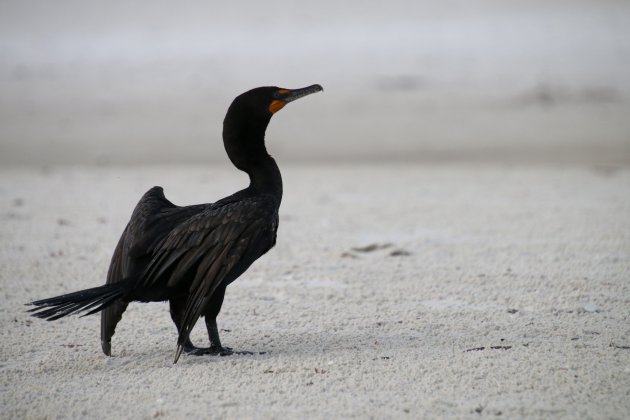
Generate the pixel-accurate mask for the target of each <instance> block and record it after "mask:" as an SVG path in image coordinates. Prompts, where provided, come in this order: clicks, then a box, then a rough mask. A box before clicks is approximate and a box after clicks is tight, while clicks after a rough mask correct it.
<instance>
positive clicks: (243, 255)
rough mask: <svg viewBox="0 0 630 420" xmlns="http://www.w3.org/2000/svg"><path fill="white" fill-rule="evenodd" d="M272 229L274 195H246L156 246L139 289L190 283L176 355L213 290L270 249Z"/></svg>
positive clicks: (208, 211) (183, 226) (207, 212)
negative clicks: (158, 285)
mask: <svg viewBox="0 0 630 420" xmlns="http://www.w3.org/2000/svg"><path fill="white" fill-rule="evenodd" d="M276 228H277V205H276V204H275V202H274V199H272V198H268V197H256V198H248V199H242V200H239V201H237V202H232V203H227V204H224V205H221V206H218V207H213V208H208V209H206V210H205V211H203V212H201V213H199V214H197V215H196V216H193V217H191V218H190V219H189V220H187V221H185V222H184V223H182V224H180V225H178V226H177V227H175V228H174V229H173V230H172V231H171V232H170V233H169V234H168V235H167V236H165V237H164V239H163V240H162V241H160V243H158V244H157V245H156V247H155V249H154V250H153V253H152V254H153V258H152V260H151V262H150V263H149V265H148V266H147V269H146V270H145V272H144V274H143V276H142V281H141V287H145V288H146V287H151V286H153V285H157V284H160V285H163V286H164V287H177V286H178V285H182V284H183V283H182V282H191V283H190V286H189V290H188V293H189V297H188V300H187V302H186V308H185V310H184V317H183V320H182V326H181V331H180V335H179V339H178V345H179V348H178V355H177V356H179V353H180V352H181V345H182V344H183V343H184V342H185V341H186V339H187V338H188V335H189V334H190V331H191V330H192V328H193V327H194V325H195V323H196V322H197V320H198V319H199V317H200V316H201V314H202V313H203V310H204V309H205V306H206V305H207V303H208V302H209V300H210V298H211V297H212V293H213V292H214V291H215V289H216V288H217V287H218V286H219V285H220V284H221V283H222V282H223V281H226V280H227V281H232V280H234V278H235V277H236V276H238V275H240V274H241V273H242V272H243V271H245V270H246V269H247V267H249V265H250V264H251V263H252V262H254V261H255V260H256V259H257V258H258V257H260V256H261V255H262V254H264V253H265V252H266V251H267V250H269V249H270V248H271V247H272V246H273V244H274V242H275V230H276ZM231 277H234V278H231ZM191 279H192V280H191Z"/></svg>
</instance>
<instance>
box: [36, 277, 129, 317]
mask: <svg viewBox="0 0 630 420" xmlns="http://www.w3.org/2000/svg"><path fill="white" fill-rule="evenodd" d="M127 283H128V282H125V281H123V282H119V283H112V284H106V285H104V286H99V287H93V288H91V289H85V290H79V291H78V292H74V293H68V294H66V295H61V296H55V297H51V298H48V299H42V300H36V301H34V302H31V303H30V304H29V305H35V306H36V308H33V309H29V310H28V312H31V315H32V316H35V317H37V318H42V319H46V320H48V321H54V320H56V319H59V318H63V317H64V316H68V315H73V314H76V313H79V312H83V311H88V310H89V312H87V313H86V314H84V315H82V316H87V315H91V314H94V313H96V312H99V311H101V310H102V309H104V308H106V307H108V306H109V305H111V304H112V303H114V302H116V301H117V300H119V299H120V298H122V297H123V296H125V294H126V293H127V287H126V286H127Z"/></svg>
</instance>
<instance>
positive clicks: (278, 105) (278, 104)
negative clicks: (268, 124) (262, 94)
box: [269, 100, 287, 114]
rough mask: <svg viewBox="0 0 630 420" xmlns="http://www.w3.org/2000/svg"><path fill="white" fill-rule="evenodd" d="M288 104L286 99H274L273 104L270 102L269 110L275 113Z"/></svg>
mask: <svg viewBox="0 0 630 420" xmlns="http://www.w3.org/2000/svg"><path fill="white" fill-rule="evenodd" d="M286 104H287V103H286V102H284V101H279V100H275V101H272V102H271V104H269V112H271V113H272V114H275V113H276V112H278V111H280V110H281V109H282V108H283V107H284V106H285V105H286Z"/></svg>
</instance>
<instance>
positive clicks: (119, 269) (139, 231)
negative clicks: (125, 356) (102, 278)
mask: <svg viewBox="0 0 630 420" xmlns="http://www.w3.org/2000/svg"><path fill="white" fill-rule="evenodd" d="M204 207H205V206H190V207H178V206H176V205H174V204H173V203H171V202H170V201H169V200H167V199H166V197H164V191H163V190H162V188H161V187H153V188H151V189H150V190H149V191H147V192H146V193H145V194H144V195H143V196H142V198H141V199H140V201H139V202H138V204H137V205H136V207H135V209H134V211H133V214H132V216H131V219H130V221H129V223H128V224H127V226H126V227H125V230H124V231H123V233H122V235H121V236H120V239H119V240H118V244H117V245H116V248H115V249H114V254H113V255H112V259H111V262H110V265H109V270H108V272H107V284H111V283H118V282H121V281H123V280H126V279H129V278H134V277H136V276H137V275H138V273H139V272H140V270H141V269H142V268H143V267H144V266H145V265H146V262H147V260H148V259H149V258H150V252H151V249H152V246H153V244H154V243H155V242H157V241H159V240H161V239H162V238H163V237H164V236H165V235H166V234H167V233H168V232H169V231H170V230H171V229H172V228H173V226H174V225H175V224H177V223H180V222H181V220H185V219H186V218H189V217H191V216H192V215H194V214H196V213H198V212H199V211H201V210H202V208H204ZM126 308H127V304H126V303H124V302H116V303H114V304H112V305H110V306H108V307H107V308H105V309H103V311H102V312H101V342H102V345H103V351H104V352H105V354H110V352H111V349H110V344H109V341H110V339H111V337H112V336H113V335H114V331H115V328H116V324H117V323H118V322H119V321H120V319H121V317H122V314H123V312H124V311H125V309H126Z"/></svg>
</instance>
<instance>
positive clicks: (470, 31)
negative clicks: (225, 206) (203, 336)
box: [0, 0, 630, 162]
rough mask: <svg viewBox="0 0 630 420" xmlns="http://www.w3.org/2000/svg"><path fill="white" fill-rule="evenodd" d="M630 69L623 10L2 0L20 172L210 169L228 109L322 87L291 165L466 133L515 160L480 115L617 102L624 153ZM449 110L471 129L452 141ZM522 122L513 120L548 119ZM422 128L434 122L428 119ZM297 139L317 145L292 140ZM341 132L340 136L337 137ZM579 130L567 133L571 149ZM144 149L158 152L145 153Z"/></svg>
mask: <svg viewBox="0 0 630 420" xmlns="http://www.w3.org/2000/svg"><path fill="white" fill-rule="evenodd" d="M628 74H630V3H629V2H625V1H610V0H608V1H595V0H593V1H555V2H547V1H528V2H505V1H499V0H494V1H475V2H470V1H443V2H429V1H400V0H398V1H388V2H364V1H350V2H338V1H319V2H316V3H312V4H307V3H304V2H290V1H282V2H265V3H262V2H256V1H245V2H208V1H188V2H170V1H169V2H164V1H157V2H156V1H148V0H145V1H134V2H130V1H71V0H58V1H54V2H44V1H24V0H21V1H6V0H5V1H2V2H0V89H2V95H0V146H1V147H2V149H3V150H2V151H3V152H4V153H3V155H4V156H5V159H6V156H12V157H11V158H9V159H10V160H13V159H17V161H34V162H35V161H37V160H38V159H43V160H46V159H52V160H53V161H60V162H62V161H68V162H72V161H75V160H77V159H78V160H82V159H86V161H88V162H89V161H94V159H97V160H98V159H101V160H104V161H118V160H121V159H122V160H123V161H135V160H140V161H142V160H150V159H154V158H155V159H160V156H164V157H168V156H171V157H174V158H176V160H182V161H186V160H190V159H193V160H194V159H195V158H196V157H198V156H200V154H199V153H202V156H203V158H204V159H207V158H209V157H211V156H209V153H208V152H204V150H209V151H212V152H211V153H210V154H213V155H214V154H219V153H221V150H220V147H217V146H216V145H217V144H218V143H217V142H216V141H215V140H214V138H215V137H216V133H217V132H218V131H219V130H218V128H219V125H220V122H221V119H222V117H223V113H224V110H225V109H226V107H227V105H228V104H229V101H230V100H231V99H232V98H233V97H234V96H235V95H236V94H238V93H240V92H242V91H244V90H246V89H249V88H251V87H255V86H258V85H267V84H278V85H282V86H285V87H299V86H303V85H309V84H312V83H321V84H322V85H324V87H325V89H326V91H325V95H327V96H325V99H324V98H317V99H314V100H313V101H312V103H311V104H305V105H300V107H301V108H299V109H300V110H301V111H298V110H296V111H294V112H295V114H294V115H293V117H291V118H289V117H287V119H290V120H291V122H287V124H293V126H292V127H293V128H292V129H291V130H289V131H288V132H282V131H280V132H279V133H278V137H279V138H280V143H281V145H280V146H278V147H279V148H280V154H283V153H285V151H286V153H287V156H292V157H296V158H309V157H312V156H315V157H320V158H321V157H324V158H325V157H327V156H328V155H331V156H333V157H338V156H342V157H344V156H345V157H346V158H350V159H352V158H355V157H370V155H374V156H380V155H382V152H383V150H382V148H381V147H380V146H379V144H380V142H379V138H377V137H374V138H371V137H370V136H372V135H375V136H376V135H378V136H381V137H382V136H386V135H387V136H388V137H389V138H388V139H387V141H388V142H389V145H390V147H389V149H388V150H387V152H388V154H389V155H391V156H394V157H395V156H396V155H397V154H400V155H406V154H408V153H409V152H414V153H421V152H422V151H423V150H433V151H436V150H437V151H439V150H441V149H445V150H446V151H453V150H455V151H456V150H460V149H461V150H462V151H464V152H466V151H467V150H469V149H470V143H471V142H469V141H467V140H466V139H465V133H466V132H470V131H471V130H473V132H474V131H475V130H480V133H479V135H480V136H481V137H482V138H484V139H486V140H483V141H482V142H481V144H482V146H483V148H485V149H488V150H498V148H504V149H505V148H508V149H509V148H510V147H512V146H513V145H516V144H518V143H522V141H521V140H522V139H518V140H519V142H517V141H515V140H514V139H512V140H510V139H509V138H505V137H506V135H508V134H509V131H508V132H507V133H506V132H505V131H501V130H499V132H490V131H487V128H488V127H486V125H487V124H485V123H484V122H483V119H484V118H488V116H487V115H482V114H479V115H477V116H473V115H472V114H474V113H476V112H477V113H478V111H479V108H480V107H482V108H483V107H493V106H497V103H498V104H499V106H500V104H501V103H503V102H501V101H508V102H510V103H512V102H514V101H516V102H518V101H523V102H525V103H526V102H527V101H530V102H536V101H539V102H540V103H541V104H542V105H543V106H546V105H549V104H552V105H558V104H559V103H568V104H569V105H571V106H575V105H576V103H580V102H593V101H595V102H600V103H601V102H605V103H606V104H607V105H606V106H609V107H610V106H611V104H612V105H613V106H615V107H617V108H615V109H614V110H613V111H612V113H611V114H610V115H611V117H610V118H612V120H607V119H606V118H604V121H603V122H604V123H606V124H607V127H608V129H610V125H611V124H612V125H613V126H614V127H613V128H615V130H613V131H614V133H612V132H611V133H608V134H607V136H608V137H610V138H611V139H612V140H610V141H611V142H612V143H611V144H612V145H613V146H614V147H617V146H619V145H620V142H621V140H622V137H623V134H624V132H627V130H626V129H627V126H616V125H617V124H618V121H620V119H619V118H618V117H617V116H616V115H617V114H616V113H618V112H619V109H621V108H620V107H624V106H626V105H625V104H626V102H627V98H628V97H629V96H630V77H629V76H628ZM458 107H464V108H465V107H470V108H471V109H470V110H459V111H458V110H457V109H458ZM322 108H325V109H322ZM445 108H448V109H451V108H452V109H454V111H453V112H455V114H453V115H452V117H453V118H454V119H455V120H457V119H459V116H458V113H461V114H462V115H463V116H464V118H466V119H467V121H463V124H464V126H466V124H469V126H468V127H464V128H465V130H464V131H462V132H461V133H458V132H456V131H457V129H452V128H449V127H448V125H449V121H448V119H449V115H448V114H447V112H446V111H445V110H444V109H445ZM547 111H549V110H547ZM574 111H575V112H576V114H575V117H576V118H578V119H580V118H581V116H580V114H579V110H574ZM600 111H601V110H600ZM524 112H525V114H522V116H521V117H513V118H512V117H510V118H512V119H511V120H510V118H508V120H507V121H506V124H512V125H513V124H515V123H519V124H525V123H524V122H523V121H521V120H523V119H525V120H527V121H531V123H532V124H533V125H538V124H539V123H542V122H541V121H538V122H537V120H536V119H537V118H538V119H540V118H541V116H539V115H537V114H536V113H535V112H532V110H531V109H529V110H525V111H524ZM582 112H584V110H582ZM598 112H599V111H598ZM598 112H595V113H594V115H595V116H596V117H597V118H594V120H593V123H592V124H590V125H588V127H591V128H593V132H596V131H595V128H594V126H593V124H597V121H596V120H599V121H601V120H602V118H601V116H600V115H599V113H598ZM602 112H603V111H602ZM309 113H316V114H317V117H316V118H318V119H319V118H321V119H325V120H326V124H327V125H325V126H324V127H326V128H327V131H326V132H325V133H324V134H323V136H324V137H325V138H326V140H325V141H324V144H322V143H321V139H319V137H321V136H322V134H321V133H320V134H318V135H316V134H313V135H312V136H311V135H310V134H308V133H311V132H312V130H313V126H311V125H308V123H307V122H308V119H309V118H312V117H309V115H307V114H309ZM587 114H592V113H591V112H590V111H588V112H587ZM613 114H614V115H613ZM426 115H428V116H429V117H432V118H433V119H432V120H430V121H420V119H421V118H423V116H426ZM606 115H609V114H606ZM559 117H560V120H559V122H558V124H565V123H566V120H570V118H569V117H568V116H566V115H560V116H559ZM332 120H338V121H341V122H342V126H341V127H339V129H338V130H335V129H334V128H333V124H332V123H331V121H332ZM468 120H469V121H468ZM343 121H348V124H350V126H348V125H347V124H346V125H345V126H343V125H344V124H343ZM375 121H378V122H379V126H378V127H370V125H372V124H375ZM305 124H306V125H305ZM456 124H457V123H456ZM351 125H354V126H355V127H356V128H355V129H353V127H352V126H351ZM444 125H446V126H447V127H445V128H444V129H442V128H441V127H443V126H444ZM543 125H544V124H543ZM320 126H321V124H320ZM388 126H389V127H394V128H393V129H389V131H388V129H387V127H388ZM300 127H305V128H304V130H303V131H306V132H307V133H306V134H305V133H301V136H302V138H301V140H300V142H298V144H297V147H295V146H294V145H290V144H288V140H286V138H288V136H289V135H295V134H296V133H300ZM423 127H425V128H423ZM560 128H562V127H560V126H559V127H558V129H560ZM392 130H393V131H392ZM515 130H516V129H515ZM559 131H562V130H559ZM449 132H450V133H451V134H449ZM336 133H343V134H342V140H341V141H339V140H338V139H331V140H328V139H330V138H331V137H334V136H335V135H336ZM353 133H355V135H354V136H353ZM388 133H389V134H388ZM453 133H455V134H453ZM561 134H562V133H561ZM570 135H573V134H572V133H564V134H562V135H559V136H557V138H558V139H560V140H558V141H560V143H559V144H560V146H562V142H563V141H564V142H566V141H568V140H567V139H568V138H569V137H570ZM211 136H212V137H211ZM318 136H319V137H318ZM501 136H503V138H501ZM563 136H564V137H563ZM608 137H607V138H608ZM613 137H614V138H613ZM173 138H177V139H178V141H181V142H183V143H180V144H181V145H182V147H179V148H177V149H174V148H173V147H172V145H171V143H172V142H173ZM366 138H367V140H365V139H366ZM414 138H417V139H418V141H415V140H414ZM204 139H205V140H204ZM283 139H285V140H283ZM562 139H564V140H562ZM302 140H303V141H302ZM147 141H150V143H149V144H151V145H157V146H155V147H153V149H154V150H152V151H151V153H153V154H155V156H148V155H147V156H142V153H143V151H144V150H146V147H145V146H144V142H147ZM313 141H319V144H318V146H319V147H317V148H314V147H312V145H313ZM366 141H367V142H366ZM484 141H486V142H489V143H484ZM549 141H554V138H553V137H550V138H549ZM580 141H581V142H582V143H584V141H586V140H585V139H581V140H580ZM355 142H360V144H361V145H363V147H362V148H361V149H362V150H360V151H359V152H357V153H356V156H355V155H353V153H354V151H353V144H354V143H355ZM445 142H446V143H445ZM129 143H131V144H129ZM285 143H286V144H285ZM466 143H468V145H467V144H466ZM208 144H209V145H210V146H208ZM444 144H446V146H444ZM532 144H534V145H535V144H536V142H533V143H532ZM605 144H606V143H605V142H604V145H605ZM108 145H109V146H108ZM111 145H115V147H123V146H124V147H125V150H126V152H127V153H126V154H127V155H128V156H127V158H124V157H120V156H117V154H116V153H113V152H112V150H111V149H112V147H111ZM336 145H341V146H340V147H341V148H338V147H336ZM219 146H220V145H219ZM99 156H100V157H99ZM129 156H131V157H129ZM53 157H54V158H53ZM0 159H2V158H0Z"/></svg>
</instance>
